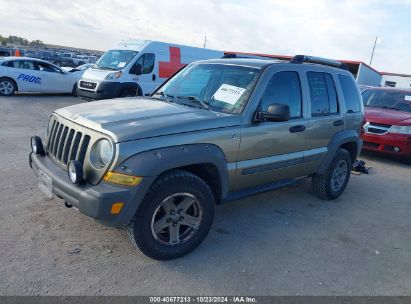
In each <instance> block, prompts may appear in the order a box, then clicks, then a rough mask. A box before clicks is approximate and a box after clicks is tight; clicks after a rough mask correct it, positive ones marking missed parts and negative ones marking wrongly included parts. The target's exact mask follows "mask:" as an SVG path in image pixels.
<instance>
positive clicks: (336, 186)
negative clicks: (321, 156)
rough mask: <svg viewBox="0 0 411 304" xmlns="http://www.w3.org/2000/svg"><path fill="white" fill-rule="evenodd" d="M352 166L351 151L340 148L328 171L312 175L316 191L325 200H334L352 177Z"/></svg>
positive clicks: (313, 187) (313, 186)
mask: <svg viewBox="0 0 411 304" xmlns="http://www.w3.org/2000/svg"><path fill="white" fill-rule="evenodd" d="M351 168H352V160H351V156H350V153H349V152H348V151H347V150H344V149H338V150H337V153H336V155H335V157H334V159H333V161H332V162H331V165H330V167H329V168H328V170H327V172H325V173H324V174H314V175H313V176H312V189H313V191H314V193H315V194H316V195H317V196H318V197H319V198H321V199H324V200H333V199H336V198H337V197H339V196H340V195H341V194H342V193H343V192H344V190H345V188H346V186H347V183H348V181H349V179H350V174H351Z"/></svg>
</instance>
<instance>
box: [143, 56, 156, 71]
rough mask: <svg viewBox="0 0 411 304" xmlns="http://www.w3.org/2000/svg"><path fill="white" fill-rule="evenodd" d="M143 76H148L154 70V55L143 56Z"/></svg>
mask: <svg viewBox="0 0 411 304" xmlns="http://www.w3.org/2000/svg"><path fill="white" fill-rule="evenodd" d="M144 57H145V58H144V65H143V74H150V73H151V72H152V71H153V69H154V54H145V55H144Z"/></svg>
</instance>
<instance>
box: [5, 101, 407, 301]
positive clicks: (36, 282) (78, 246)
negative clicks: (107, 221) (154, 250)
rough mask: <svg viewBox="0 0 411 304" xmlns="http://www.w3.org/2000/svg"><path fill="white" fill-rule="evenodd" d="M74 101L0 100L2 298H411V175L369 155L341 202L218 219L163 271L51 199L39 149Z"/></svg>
mask: <svg viewBox="0 0 411 304" xmlns="http://www.w3.org/2000/svg"><path fill="white" fill-rule="evenodd" d="M78 102H81V101H80V100H79V99H76V98H73V97H70V96H64V95H63V96H44V95H34V96H27V95H20V96H15V97H12V98H4V97H2V98H0V144H1V146H0V152H1V154H0V155H1V156H0V173H1V174H0V295H240V294H241V295H411V263H410V261H411V234H410V231H411V221H410V218H411V187H410V186H411V182H410V177H411V175H410V172H411V168H410V167H408V166H406V165H404V164H401V163H400V162H397V161H395V160H393V159H388V158H382V157H379V156H375V155H368V154H367V155H362V156H361V159H363V160H365V161H366V163H367V166H371V167H372V169H371V173H370V174H369V175H364V174H361V175H352V176H351V181H350V183H349V185H348V187H347V190H346V191H345V193H344V194H343V195H342V196H341V197H340V198H339V199H337V200H335V201H333V202H325V201H321V200H319V199H317V198H316V197H315V196H314V195H313V194H312V193H311V192H310V185H309V183H308V181H307V182H304V183H303V184H301V185H299V186H297V187H293V188H290V189H282V190H278V191H274V192H269V193H265V194H261V195H257V196H253V197H250V198H247V199H242V200H239V201H235V202H230V203H227V204H225V205H222V206H219V207H217V210H216V218H215V222H214V225H213V227H212V230H211V232H210V234H209V236H208V237H207V238H206V240H205V241H204V242H203V244H202V245H201V246H200V247H199V248H198V249H197V250H195V251H194V252H193V253H192V254H190V255H188V256H186V257H183V258H180V259H178V260H173V261H167V262H159V261H155V260H151V259H149V258H147V257H145V256H144V255H143V254H141V253H140V252H139V251H138V250H135V249H134V248H133V247H132V245H131V244H130V243H129V241H128V239H127V237H126V234H125V232H124V231H121V230H116V229H112V228H107V227H104V226H102V225H100V224H98V223H96V222H94V221H92V220H90V219H88V218H86V217H85V216H83V215H82V214H80V213H78V212H77V211H75V210H74V209H67V208H65V207H64V204H63V201H61V200H60V199H46V198H45V197H44V196H43V194H42V193H41V192H40V190H39V189H38V188H37V181H36V178H35V176H34V174H33V173H32V172H31V170H30V168H29V166H28V153H29V150H30V147H29V138H30V136H31V135H33V134H38V135H43V134H44V131H45V126H46V124H47V120H48V117H49V116H50V113H51V112H52V111H53V110H54V109H56V108H59V107H63V106H66V105H71V104H74V103H78Z"/></svg>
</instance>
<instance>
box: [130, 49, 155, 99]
mask: <svg viewBox="0 0 411 304" xmlns="http://www.w3.org/2000/svg"><path fill="white" fill-rule="evenodd" d="M137 64H139V65H141V75H136V74H133V73H132V70H133V67H134V66H135V65H137ZM156 70H158V67H157V66H156V56H155V55H154V54H153V53H144V54H141V55H140V57H139V58H138V59H137V60H136V62H135V63H134V64H133V66H132V67H131V68H130V70H129V74H130V77H131V79H132V81H133V82H137V83H138V84H139V85H140V88H141V90H142V93H143V96H148V95H150V94H151V93H153V91H154V90H155V88H156V87H157V81H156V80H157V78H158V75H157V73H156ZM130 72H131V73H130Z"/></svg>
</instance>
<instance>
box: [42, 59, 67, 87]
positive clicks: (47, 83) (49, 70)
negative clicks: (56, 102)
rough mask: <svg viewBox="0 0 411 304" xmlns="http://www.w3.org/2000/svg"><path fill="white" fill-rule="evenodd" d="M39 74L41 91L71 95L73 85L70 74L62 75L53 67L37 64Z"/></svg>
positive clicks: (46, 64) (43, 63)
mask: <svg viewBox="0 0 411 304" xmlns="http://www.w3.org/2000/svg"><path fill="white" fill-rule="evenodd" d="M37 65H38V69H39V70H40V74H41V90H42V91H43V92H50V93H71V92H72V90H73V84H72V81H71V78H70V74H68V73H63V72H62V71H61V70H59V69H58V68H56V67H55V66H53V65H51V64H48V63H45V62H37Z"/></svg>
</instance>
